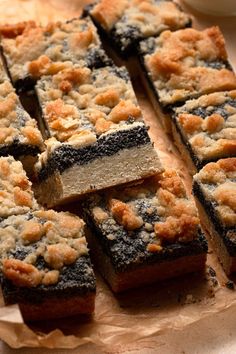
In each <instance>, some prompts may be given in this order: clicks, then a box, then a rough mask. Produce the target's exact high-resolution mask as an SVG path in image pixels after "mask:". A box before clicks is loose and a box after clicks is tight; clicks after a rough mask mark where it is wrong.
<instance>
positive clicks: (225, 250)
mask: <svg viewBox="0 0 236 354" xmlns="http://www.w3.org/2000/svg"><path fill="white" fill-rule="evenodd" d="M193 193H194V195H195V198H196V201H197V206H198V208H199V213H200V216H201V219H202V221H203V225H204V226H205V228H206V229H207V230H208V232H209V233H210V235H211V237H212V240H213V244H214V248H215V251H216V253H217V255H218V257H219V259H220V261H221V263H222V265H223V268H224V270H225V272H226V274H228V275H229V274H230V273H232V272H235V271H236V158H228V159H221V160H219V161H217V162H212V163H209V164H207V165H206V166H204V167H203V168H202V170H200V171H199V172H198V173H197V174H196V175H195V176H194V183H193Z"/></svg>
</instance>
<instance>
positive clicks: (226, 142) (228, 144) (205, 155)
mask: <svg viewBox="0 0 236 354" xmlns="http://www.w3.org/2000/svg"><path fill="white" fill-rule="evenodd" d="M234 96H235V91H229V92H217V93H213V94H209V95H204V96H201V97H199V98H198V99H195V100H189V101H187V102H186V103H185V105H183V106H182V107H179V108H177V109H176V110H175V111H176V116H175V121H176V124H177V126H179V128H180V130H181V132H182V134H183V135H184V137H185V138H186V140H187V141H188V143H189V144H190V146H191V148H192V150H193V151H194V153H195V154H196V156H197V158H198V159H199V160H204V159H206V160H208V161H209V160H211V159H212V160H213V159H214V160H215V159H219V158H222V157H228V156H236V125H235V124H236V106H235V104H236V101H235V98H234Z"/></svg>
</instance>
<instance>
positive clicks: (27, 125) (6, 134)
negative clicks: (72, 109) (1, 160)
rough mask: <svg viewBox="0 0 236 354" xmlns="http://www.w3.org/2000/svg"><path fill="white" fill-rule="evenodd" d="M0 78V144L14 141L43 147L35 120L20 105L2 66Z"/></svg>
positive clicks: (9, 143) (2, 145)
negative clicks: (0, 77)
mask: <svg viewBox="0 0 236 354" xmlns="http://www.w3.org/2000/svg"><path fill="white" fill-rule="evenodd" d="M0 71H2V73H1V76H2V78H3V80H2V81H1V79H0V146H1V147H4V146H5V145H6V146H9V145H11V144H13V143H15V142H18V143H19V144H24V145H33V146H37V147H39V149H40V150H42V149H43V139H42V136H41V133H40V132H39V130H38V127H37V122H36V120H35V119H31V118H30V116H29V114H28V113H27V112H26V111H25V110H24V109H23V107H22V106H21V103H20V100H19V98H18V96H17V95H16V94H15V90H14V88H13V87H12V85H11V83H10V81H9V80H8V79H7V78H6V77H4V76H5V75H6V74H5V73H4V69H3V67H1V66H0Z"/></svg>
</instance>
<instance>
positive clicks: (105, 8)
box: [91, 0, 128, 30]
mask: <svg viewBox="0 0 236 354" xmlns="http://www.w3.org/2000/svg"><path fill="white" fill-rule="evenodd" d="M127 6H128V1H127V0H120V1H109V0H102V1H100V2H99V3H98V4H97V5H95V6H94V8H93V10H92V11H91V14H92V16H93V17H94V18H95V19H96V20H97V21H98V22H99V23H100V24H101V25H102V27H104V28H105V29H106V30H110V29H111V28H112V27H113V26H114V24H115V23H116V22H117V21H118V20H119V19H120V17H121V16H122V15H123V13H124V10H125V8H126V7H127Z"/></svg>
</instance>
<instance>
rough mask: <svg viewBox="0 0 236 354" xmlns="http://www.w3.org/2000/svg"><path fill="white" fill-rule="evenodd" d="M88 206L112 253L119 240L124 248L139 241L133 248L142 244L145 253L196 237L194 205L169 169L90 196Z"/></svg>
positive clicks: (197, 220) (196, 218) (178, 178)
mask: <svg viewBox="0 0 236 354" xmlns="http://www.w3.org/2000/svg"><path fill="white" fill-rule="evenodd" d="M88 208H89V211H90V213H91V214H92V216H93V218H94V220H95V222H96V225H97V227H98V228H99V229H100V230H101V231H102V233H103V235H105V237H106V238H107V240H109V241H111V247H112V249H113V247H114V252H115V249H116V247H118V244H119V243H120V242H124V244H126V243H127V247H128V244H129V243H130V242H131V243H132V240H133V242H137V243H138V244H139V246H137V247H141V244H142V245H143V246H142V247H144V249H143V252H146V253H145V254H146V256H148V254H150V253H155V252H162V251H163V252H164V251H165V247H166V245H169V244H173V243H176V242H177V243H188V242H191V241H193V240H195V239H197V238H198V230H199V225H200V221H199V218H198V215H197V210H196V207H195V205H194V203H193V201H192V200H190V199H188V197H187V194H186V190H185V187H184V185H183V183H182V181H181V179H180V177H179V176H178V174H177V173H176V171H174V170H171V169H168V170H166V171H164V172H163V173H161V174H159V175H156V176H154V177H150V178H148V179H145V180H143V181H139V182H138V183H135V184H134V185H133V186H132V185H131V186H125V187H123V188H119V187H118V188H117V189H111V190H109V191H107V192H106V193H105V194H104V193H103V194H102V195H96V196H92V197H90V199H89V202H88ZM129 240H130V241H129ZM114 242H115V243H114ZM116 243H117V246H115V245H116ZM117 249H118V248H117ZM141 249H142V248H140V252H141ZM137 257H138V256H137ZM142 257H143V254H142Z"/></svg>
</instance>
